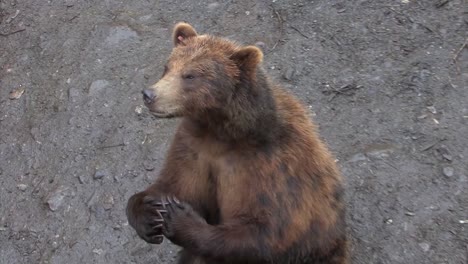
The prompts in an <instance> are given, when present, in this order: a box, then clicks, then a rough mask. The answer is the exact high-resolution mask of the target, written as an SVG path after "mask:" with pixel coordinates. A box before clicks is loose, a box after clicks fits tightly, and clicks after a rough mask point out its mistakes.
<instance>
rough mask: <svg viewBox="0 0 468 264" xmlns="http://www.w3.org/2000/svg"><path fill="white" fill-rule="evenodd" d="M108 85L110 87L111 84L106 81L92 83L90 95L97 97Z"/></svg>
mask: <svg viewBox="0 0 468 264" xmlns="http://www.w3.org/2000/svg"><path fill="white" fill-rule="evenodd" d="M107 85H109V82H108V81H106V80H96V81H93V82H92V83H91V85H90V86H89V91H88V94H89V95H96V94H98V93H99V92H101V91H102V90H103V89H104V88H105V87H106V86H107Z"/></svg>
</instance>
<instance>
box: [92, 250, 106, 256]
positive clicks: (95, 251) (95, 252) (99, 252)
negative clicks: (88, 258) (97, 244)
mask: <svg viewBox="0 0 468 264" xmlns="http://www.w3.org/2000/svg"><path fill="white" fill-rule="evenodd" d="M103 252H104V250H102V249H100V248H95V249H93V253H94V254H97V255H101V254H102V253H103Z"/></svg>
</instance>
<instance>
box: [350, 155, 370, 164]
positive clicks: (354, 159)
mask: <svg viewBox="0 0 468 264" xmlns="http://www.w3.org/2000/svg"><path fill="white" fill-rule="evenodd" d="M365 160H367V157H366V155H364V154H363V153H357V154H355V155H354V156H352V157H351V159H349V161H348V162H351V163H353V162H358V161H365Z"/></svg>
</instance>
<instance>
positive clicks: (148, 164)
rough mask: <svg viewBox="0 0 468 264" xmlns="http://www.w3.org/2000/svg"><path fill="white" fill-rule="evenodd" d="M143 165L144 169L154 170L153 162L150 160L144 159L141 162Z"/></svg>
mask: <svg viewBox="0 0 468 264" xmlns="http://www.w3.org/2000/svg"><path fill="white" fill-rule="evenodd" d="M143 167H145V170H147V171H153V170H154V163H153V162H151V161H144V162H143Z"/></svg>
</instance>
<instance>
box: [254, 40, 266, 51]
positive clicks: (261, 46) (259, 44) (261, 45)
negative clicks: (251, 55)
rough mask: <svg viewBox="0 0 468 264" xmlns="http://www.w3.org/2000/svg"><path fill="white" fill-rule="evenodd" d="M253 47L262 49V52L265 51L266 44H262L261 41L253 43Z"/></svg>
mask: <svg viewBox="0 0 468 264" xmlns="http://www.w3.org/2000/svg"><path fill="white" fill-rule="evenodd" d="M255 46H257V47H259V48H260V49H262V50H265V49H266V44H265V42H263V41H258V42H255Z"/></svg>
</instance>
